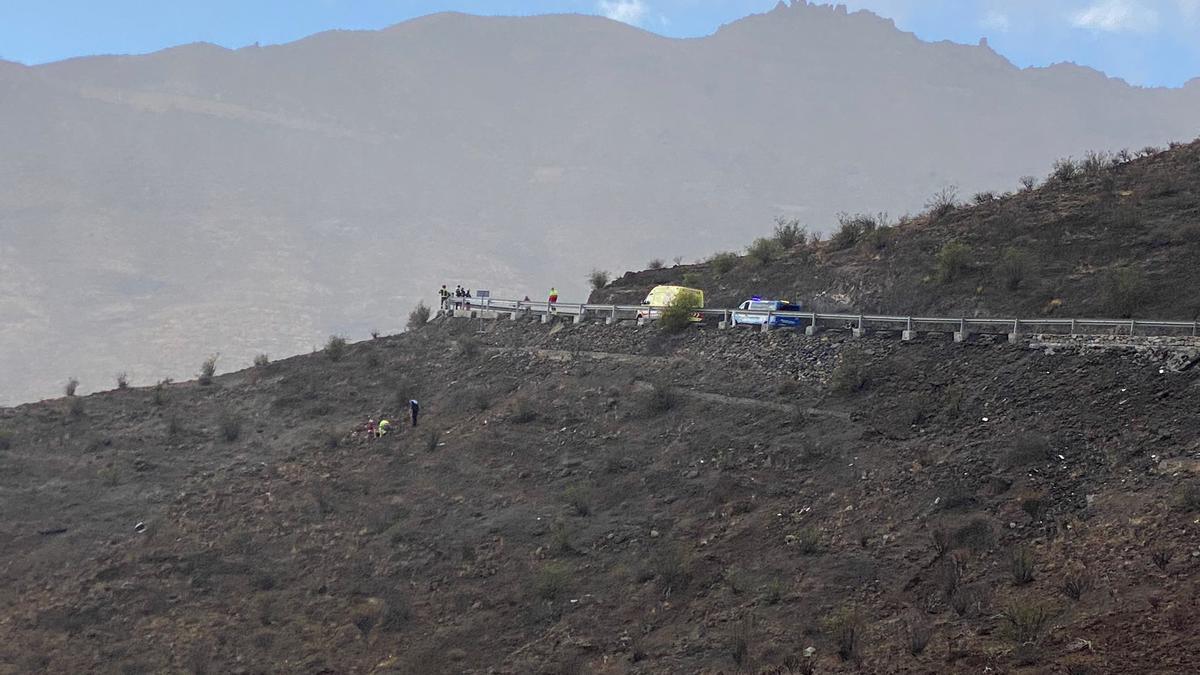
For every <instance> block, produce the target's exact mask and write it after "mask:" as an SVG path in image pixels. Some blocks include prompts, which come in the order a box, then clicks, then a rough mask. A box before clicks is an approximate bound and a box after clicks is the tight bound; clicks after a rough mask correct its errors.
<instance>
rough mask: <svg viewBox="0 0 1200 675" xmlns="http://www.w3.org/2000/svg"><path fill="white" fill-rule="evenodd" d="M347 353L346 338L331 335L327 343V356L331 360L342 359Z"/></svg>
mask: <svg viewBox="0 0 1200 675" xmlns="http://www.w3.org/2000/svg"><path fill="white" fill-rule="evenodd" d="M345 355H346V338H344V337H342V336H340V335H330V336H329V340H328V341H327V342H326V343H325V356H326V357H328V358H329V360H330V361H334V362H337V361H341V360H342V357H344V356H345Z"/></svg>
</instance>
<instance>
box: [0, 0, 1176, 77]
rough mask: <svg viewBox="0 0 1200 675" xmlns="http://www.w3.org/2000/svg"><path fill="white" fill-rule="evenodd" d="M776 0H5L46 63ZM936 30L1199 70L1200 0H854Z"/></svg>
mask: <svg viewBox="0 0 1200 675" xmlns="http://www.w3.org/2000/svg"><path fill="white" fill-rule="evenodd" d="M775 3H776V0H486V1H485V0H103V1H101V0H0V58H5V59H8V60H12V61H20V62H22V63H29V64H33V63H44V62H47V61H55V60H59V59H64V58H69V57H72V56H84V55H90V54H113V53H142V52H148V51H154V50H157V49H162V48H164V47H169V46H172V45H176V44H181V43H187V42H196V41H201V40H203V41H207V42H213V43H216V44H219V45H223V46H226V47H241V46H245V45H248V44H253V43H255V42H258V43H261V44H275V43H280V42H288V41H291V40H295V39H297V38H300V37H304V36H305V35H309V34H312V33H316V32H319V31H322V30H328V29H331V28H382V27H384V26H388V25H391V24H393V23H397V22H399V21H403V20H405V19H409V18H413V17H416V16H421V15H424V14H429V13H432V12H437V11H443V10H457V11H463V12H471V13H476V14H543V13H549V12H578V13H587V14H603V15H607V16H610V17H611V18H615V19H617V20H621V21H625V22H627V23H632V24H635V25H639V26H641V27H643V28H646V29H647V30H652V31H654V32H657V33H661V34H664V35H669V36H677V37H683V36H686V37H692V36H698V35H706V34H708V33H711V32H712V31H713V30H715V29H716V28H717V26H719V25H721V24H722V23H726V22H729V21H732V20H735V19H737V18H739V17H742V16H745V15H746V14H749V13H753V12H763V11H766V10H769V9H770V8H771V7H773V6H774V5H775ZM844 4H846V5H848V6H849V7H850V9H852V10H856V9H869V10H872V11H874V12H876V13H878V14H880V15H883V16H887V17H890V18H892V19H895V21H896V23H897V25H899V26H900V27H901V28H902V29H904V30H909V31H913V32H915V33H916V34H917V35H918V36H920V37H921V38H923V39H926V40H954V41H956V42H966V43H975V42H977V41H978V40H979V38H980V37H982V36H987V37H988V40H989V42H990V44H991V45H992V48H993V49H995V50H996V51H998V52H1000V53H1001V54H1003V55H1004V56H1005V57H1007V58H1008V59H1009V60H1011V61H1012V62H1013V63H1016V64H1017V65H1019V66H1029V65H1047V64H1050V63H1054V62H1059V61H1074V62H1075V63H1079V64H1083V65H1088V66H1092V67H1094V68H1097V69H1099V70H1101V71H1104V72H1105V73H1108V74H1109V75H1113V76H1116V77H1122V78H1124V79H1126V80H1128V81H1129V82H1131V83H1133V84H1140V85H1148V86H1153V85H1166V86H1179V85H1181V84H1183V83H1184V82H1185V81H1187V80H1188V79H1190V78H1193V77H1198V76H1200V0H844Z"/></svg>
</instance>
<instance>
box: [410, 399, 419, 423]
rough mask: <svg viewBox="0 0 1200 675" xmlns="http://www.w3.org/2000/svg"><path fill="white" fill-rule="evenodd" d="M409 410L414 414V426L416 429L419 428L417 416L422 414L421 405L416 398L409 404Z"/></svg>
mask: <svg viewBox="0 0 1200 675" xmlns="http://www.w3.org/2000/svg"><path fill="white" fill-rule="evenodd" d="M408 409H409V411H410V412H411V413H412V425H413V426H414V427H415V426H417V415H420V414H421V404H420V403H418V402H417V399H415V398H414V399H412V400H410V401H409V402H408Z"/></svg>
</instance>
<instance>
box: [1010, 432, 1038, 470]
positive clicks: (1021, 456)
mask: <svg viewBox="0 0 1200 675" xmlns="http://www.w3.org/2000/svg"><path fill="white" fill-rule="evenodd" d="M1049 457H1050V441H1049V439H1047V438H1046V437H1045V436H1042V435H1040V434H1036V433H1032V432H1027V433H1023V434H1019V435H1017V436H1016V437H1014V438H1013V439H1012V445H1011V446H1010V447H1009V449H1008V452H1006V453H1005V454H1004V457H1003V460H1002V461H1001V463H1000V465H1001V467H1002V468H1005V469H1012V468H1016V467H1019V466H1025V465H1028V464H1035V463H1038V462H1044V461H1045V460H1047V459H1049Z"/></svg>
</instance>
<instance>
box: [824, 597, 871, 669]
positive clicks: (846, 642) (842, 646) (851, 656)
mask: <svg viewBox="0 0 1200 675" xmlns="http://www.w3.org/2000/svg"><path fill="white" fill-rule="evenodd" d="M864 628H865V625H864V622H863V618H862V615H861V614H859V613H858V610H856V609H853V608H848V609H842V610H840V611H838V612H837V613H835V614H834V615H832V616H830V617H829V618H827V619H826V620H825V630H826V632H827V633H828V634H829V636H830V638H832V639H833V643H834V645H836V646H837V653H838V656H840V657H841V658H842V660H843V661H857V660H858V658H859V656H860V647H861V643H862V637H863V632H864Z"/></svg>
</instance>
